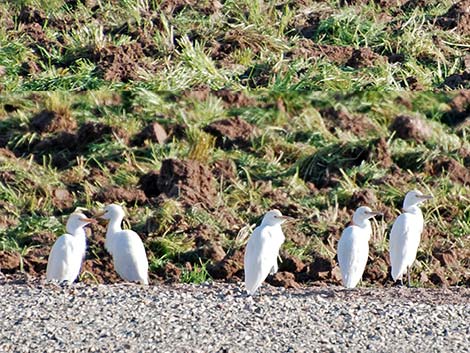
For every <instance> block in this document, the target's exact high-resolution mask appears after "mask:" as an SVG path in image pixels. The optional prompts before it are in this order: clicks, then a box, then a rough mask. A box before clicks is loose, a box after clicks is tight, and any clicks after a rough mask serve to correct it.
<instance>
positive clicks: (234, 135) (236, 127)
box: [204, 116, 255, 148]
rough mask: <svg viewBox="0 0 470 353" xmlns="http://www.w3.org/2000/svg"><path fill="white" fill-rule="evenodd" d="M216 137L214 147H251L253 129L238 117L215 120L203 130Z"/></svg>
mask: <svg viewBox="0 0 470 353" xmlns="http://www.w3.org/2000/svg"><path fill="white" fill-rule="evenodd" d="M204 131H206V132H208V133H209V134H211V135H213V136H215V137H216V145H217V146H218V147H221V148H234V147H235V148H247V147H249V146H250V145H251V141H250V138H251V137H252V136H253V133H254V131H255V127H254V126H253V125H251V124H250V123H248V122H247V121H245V120H244V119H242V118H240V117H238V116H237V117H235V118H230V119H223V120H217V121H214V122H213V123H211V124H209V125H208V126H206V127H205V128H204Z"/></svg>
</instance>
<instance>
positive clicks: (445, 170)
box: [427, 157, 470, 185]
mask: <svg viewBox="0 0 470 353" xmlns="http://www.w3.org/2000/svg"><path fill="white" fill-rule="evenodd" d="M427 171H428V173H429V174H430V175H435V176H441V175H442V174H448V175H449V178H450V179H451V180H452V181H455V182H458V183H461V184H463V185H470V170H469V169H468V168H465V167H464V166H463V165H462V164H460V163H459V162H457V161H456V160H455V159H453V158H449V157H439V158H436V159H434V160H432V161H431V162H430V163H429V164H428V166H427Z"/></svg>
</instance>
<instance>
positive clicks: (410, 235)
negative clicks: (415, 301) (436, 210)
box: [390, 190, 432, 286]
mask: <svg viewBox="0 0 470 353" xmlns="http://www.w3.org/2000/svg"><path fill="white" fill-rule="evenodd" d="M429 199H432V196H430V195H423V194H422V193H421V192H420V191H417V190H412V191H410V192H408V193H407V194H406V196H405V201H404V202H403V213H402V214H401V215H399V216H398V217H397V219H396V220H395V223H393V226H392V231H391V232H390V262H391V264H392V278H393V280H394V281H400V283H403V275H404V273H405V272H408V286H410V284H411V283H410V268H411V266H412V265H413V262H414V261H415V259H416V253H417V252H418V246H419V242H420V240H421V232H422V231H423V226H424V219H423V213H422V212H421V210H420V209H419V204H420V203H422V202H424V201H426V200H429Z"/></svg>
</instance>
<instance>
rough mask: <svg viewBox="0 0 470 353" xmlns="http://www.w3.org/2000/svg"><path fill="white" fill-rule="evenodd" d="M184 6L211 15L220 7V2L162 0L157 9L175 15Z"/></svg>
mask: <svg viewBox="0 0 470 353" xmlns="http://www.w3.org/2000/svg"><path fill="white" fill-rule="evenodd" d="M186 7H188V8H191V9H193V10H196V11H198V12H201V13H203V14H205V15H212V14H215V13H217V12H219V11H220V9H222V4H221V3H220V2H219V1H218V0H209V1H197V0H164V1H162V2H161V3H160V5H158V9H159V10H161V11H163V12H164V13H165V14H167V15H176V14H178V13H180V12H181V11H182V10H183V9H184V8H186Z"/></svg>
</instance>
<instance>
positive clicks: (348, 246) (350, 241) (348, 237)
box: [337, 226, 370, 288]
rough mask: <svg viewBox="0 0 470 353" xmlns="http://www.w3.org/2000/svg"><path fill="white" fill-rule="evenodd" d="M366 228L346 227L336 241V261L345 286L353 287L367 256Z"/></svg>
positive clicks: (362, 269) (361, 271)
mask: <svg viewBox="0 0 470 353" xmlns="http://www.w3.org/2000/svg"><path fill="white" fill-rule="evenodd" d="M367 233H368V230H366V229H361V228H360V227H357V226H349V227H347V228H346V229H345V230H344V231H343V233H342V235H341V238H340V240H339V242H338V250H337V252H338V263H339V267H340V270H341V276H342V278H343V285H344V286H345V287H346V288H354V287H356V285H357V283H358V282H359V281H360V280H361V278H362V274H363V273H364V269H365V267H366V264H367V258H368V257H369V242H368V241H369V237H370V234H367Z"/></svg>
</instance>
